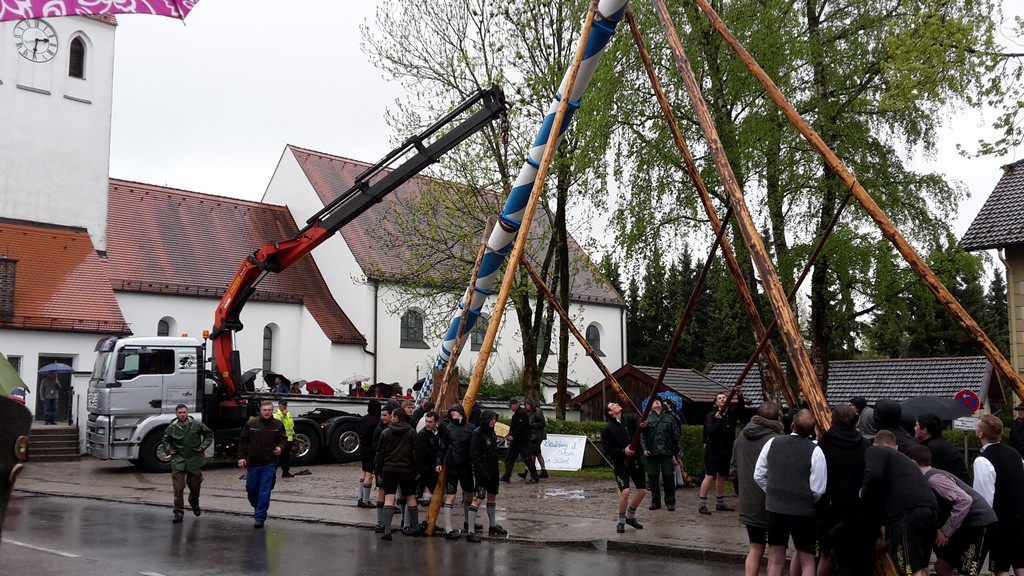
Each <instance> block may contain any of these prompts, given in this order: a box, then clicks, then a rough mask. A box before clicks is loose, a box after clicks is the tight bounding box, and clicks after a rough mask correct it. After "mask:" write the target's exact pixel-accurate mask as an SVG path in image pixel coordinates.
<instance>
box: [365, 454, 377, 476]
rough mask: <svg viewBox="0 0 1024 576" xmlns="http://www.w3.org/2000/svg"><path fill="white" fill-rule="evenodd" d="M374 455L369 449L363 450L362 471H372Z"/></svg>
mask: <svg viewBox="0 0 1024 576" xmlns="http://www.w3.org/2000/svg"><path fill="white" fill-rule="evenodd" d="M374 456H375V454H374V453H373V452H372V451H371V450H363V472H369V473H371V474H372V473H373V465H374V462H373V460H374Z"/></svg>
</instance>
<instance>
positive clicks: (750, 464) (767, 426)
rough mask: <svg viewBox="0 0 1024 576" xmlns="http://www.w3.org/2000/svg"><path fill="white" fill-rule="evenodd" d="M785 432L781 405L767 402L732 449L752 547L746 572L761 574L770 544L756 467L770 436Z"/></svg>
mask: <svg viewBox="0 0 1024 576" xmlns="http://www.w3.org/2000/svg"><path fill="white" fill-rule="evenodd" d="M780 434H782V422H779V406H778V405H777V404H774V403H772V402H765V403H764V404H761V405H760V406H759V407H758V408H757V415H755V416H754V417H753V418H751V419H750V422H748V423H747V425H746V426H744V427H743V431H742V432H740V435H739V436H738V437H737V438H736V442H735V444H734V445H733V449H732V460H731V461H730V463H729V479H730V480H732V483H733V486H736V489H737V490H738V492H739V502H740V524H743V525H744V526H746V527H747V539H748V540H749V541H750V550H749V551H748V552H747V561H746V563H745V565H744V566H745V568H744V569H745V573H746V575H747V576H757V572H758V570H759V569H760V568H761V559H762V558H763V557H764V547H765V546H766V545H767V544H768V511H767V510H765V508H764V490H762V489H761V487H760V486H758V485H757V483H756V482H754V466H755V465H756V464H757V456H758V455H759V454H760V453H761V448H764V445H765V443H766V442H768V440H769V439H771V438H774V437H775V436H779V435H780Z"/></svg>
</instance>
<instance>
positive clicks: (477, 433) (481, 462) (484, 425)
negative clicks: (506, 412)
mask: <svg viewBox="0 0 1024 576" xmlns="http://www.w3.org/2000/svg"><path fill="white" fill-rule="evenodd" d="M496 417H497V414H495V413H494V412H491V411H490V410H484V411H483V413H482V414H481V415H480V427H479V428H477V429H476V430H474V431H473V435H472V437H471V439H470V455H471V456H470V457H471V459H472V461H473V477H474V478H476V481H477V483H479V484H480V485H483V484H484V483H486V482H488V481H490V480H493V479H495V478H497V477H498V476H499V472H498V436H497V435H496V434H495V433H494V428H492V427H491V426H490V425H489V423H490V421H491V420H492V419H493V418H496Z"/></svg>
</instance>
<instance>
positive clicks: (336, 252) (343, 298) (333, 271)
mask: <svg viewBox="0 0 1024 576" xmlns="http://www.w3.org/2000/svg"><path fill="white" fill-rule="evenodd" d="M262 201H263V202H266V203H269V204H278V205H284V206H287V207H288V210H289V212H290V213H291V215H292V218H293V219H294V220H295V222H296V224H298V226H299V228H300V229H301V228H302V227H304V226H305V225H306V220H307V219H308V218H309V217H310V216H312V215H313V214H316V213H317V212H319V211H320V210H322V209H323V207H324V206H323V203H322V202H321V201H320V197H319V196H317V194H316V192H315V191H314V190H313V187H312V186H311V185H310V183H309V180H308V179H307V178H306V174H305V172H303V171H302V168H301V167H300V166H299V163H298V162H297V161H296V160H295V156H294V155H293V154H292V153H291V152H289V151H288V149H287V148H285V150H284V153H283V154H282V156H281V160H280V161H279V162H278V165H277V169H276V170H275V171H274V175H273V176H272V177H271V179H270V183H269V184H267V190H266V192H264V194H263V200H262ZM311 255H312V256H313V261H314V262H316V265H317V267H318V268H319V269H320V273H321V274H322V275H323V277H324V281H325V282H326V283H327V286H328V288H329V289H330V291H331V295H332V296H333V297H334V299H335V301H337V302H338V304H339V305H340V306H341V308H342V309H343V310H344V311H345V314H346V315H347V316H348V318H349V320H351V321H352V323H353V324H354V325H355V327H356V329H357V330H359V332H360V333H361V334H362V335H363V337H364V338H366V342H367V347H368V349H369V350H370V351H371V352H373V351H375V348H374V341H375V335H374V328H375V321H374V320H375V319H374V307H373V301H374V298H375V295H374V287H373V285H371V284H368V283H367V282H366V278H365V276H364V275H363V273H362V269H361V268H360V266H359V264H358V263H357V262H356V259H355V255H353V254H352V251H351V250H349V247H348V244H346V243H345V239H344V238H343V237H342V235H341V234H340V233H338V234H336V235H335V236H334V237H332V238H329V239H327V241H325V242H324V243H323V244H321V245H320V246H318V247H317V248H316V249H315V250H313V252H311ZM366 370H367V371H366V372H364V373H363V374H362V375H364V376H371V374H369V372H368V371H369V369H368V368H367V369H366Z"/></svg>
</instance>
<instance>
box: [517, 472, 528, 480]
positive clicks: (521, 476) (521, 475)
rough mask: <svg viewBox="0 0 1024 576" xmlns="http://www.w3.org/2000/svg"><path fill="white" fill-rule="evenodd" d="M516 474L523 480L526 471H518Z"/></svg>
mask: <svg viewBox="0 0 1024 576" xmlns="http://www.w3.org/2000/svg"><path fill="white" fill-rule="evenodd" d="M516 476H519V477H520V478H522V479H523V480H526V472H519V473H518V474H516Z"/></svg>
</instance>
